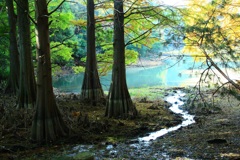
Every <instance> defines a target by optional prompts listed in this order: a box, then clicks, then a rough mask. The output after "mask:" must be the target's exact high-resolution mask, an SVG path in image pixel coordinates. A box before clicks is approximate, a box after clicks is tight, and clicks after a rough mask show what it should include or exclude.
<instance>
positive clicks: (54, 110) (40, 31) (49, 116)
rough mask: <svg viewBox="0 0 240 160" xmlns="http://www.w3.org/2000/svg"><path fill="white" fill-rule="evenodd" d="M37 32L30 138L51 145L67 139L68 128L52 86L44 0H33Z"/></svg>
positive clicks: (45, 3)
mask: <svg viewBox="0 0 240 160" xmlns="http://www.w3.org/2000/svg"><path fill="white" fill-rule="evenodd" d="M35 6H36V33H37V61H38V62H37V102H36V113H35V115H34V119H33V124H32V139H33V140H35V141H37V142H50V141H54V140H56V139H57V138H59V137H62V136H67V135H68V132H69V129H68V127H67V126H66V125H65V123H64V122H63V119H62V116H61V113H60V110H59V109H58V107H57V104H56V100H55V96H54V93H53V87H52V74H51V73H52V69H51V60H50V40H49V16H50V13H48V9H47V1H46V0H35Z"/></svg>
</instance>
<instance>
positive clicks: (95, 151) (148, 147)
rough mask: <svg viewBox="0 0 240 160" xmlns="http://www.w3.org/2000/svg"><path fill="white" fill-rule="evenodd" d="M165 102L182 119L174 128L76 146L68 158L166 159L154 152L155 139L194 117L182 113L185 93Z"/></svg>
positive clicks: (189, 121)
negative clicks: (96, 143)
mask: <svg viewBox="0 0 240 160" xmlns="http://www.w3.org/2000/svg"><path fill="white" fill-rule="evenodd" d="M165 100H166V101H167V102H168V103H170V104H171V105H170V106H169V109H170V110H171V111H172V112H173V113H174V114H178V115H180V116H181V117H182V119H183V121H182V122H181V123H180V124H177V125H176V126H172V127H169V128H163V129H160V130H158V131H154V132H150V133H146V134H145V135H144V136H138V137H136V138H134V139H128V140H126V141H125V142H122V143H114V144H103V145H102V146H101V147H100V146H99V145H97V146H96V145H77V146H74V147H73V148H72V150H71V151H68V152H69V153H68V156H69V157H74V158H76V159H84V158H83V157H85V158H86V159H87V157H88V158H90V157H92V158H93V159H95V160H101V159H105V158H117V159H123V158H127V159H167V158H169V155H168V153H167V152H161V151H158V152H156V150H155V149H153V148H154V146H153V144H154V142H155V141H156V139H157V138H160V137H161V136H164V135H166V134H168V133H170V132H173V131H176V130H178V129H181V128H182V127H186V126H189V125H191V124H193V123H195V121H194V116H193V115H190V114H188V112H187V111H184V110H183V108H182V106H183V105H184V101H185V100H186V97H185V93H183V92H182V91H180V90H175V91H174V92H173V93H171V94H170V95H167V96H166V97H165Z"/></svg>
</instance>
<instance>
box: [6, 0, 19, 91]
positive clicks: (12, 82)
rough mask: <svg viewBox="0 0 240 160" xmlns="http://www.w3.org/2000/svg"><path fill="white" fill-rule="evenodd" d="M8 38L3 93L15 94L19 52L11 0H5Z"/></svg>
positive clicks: (15, 19)
mask: <svg viewBox="0 0 240 160" xmlns="http://www.w3.org/2000/svg"><path fill="white" fill-rule="evenodd" d="M6 5H7V11H8V23H9V28H10V31H9V37H10V46H9V53H10V75H9V79H8V84H7V87H6V89H5V92H8V93H14V94H17V92H18V89H19V52H18V48H17V31H16V28H17V16H16V15H15V13H14V6H13V0H6Z"/></svg>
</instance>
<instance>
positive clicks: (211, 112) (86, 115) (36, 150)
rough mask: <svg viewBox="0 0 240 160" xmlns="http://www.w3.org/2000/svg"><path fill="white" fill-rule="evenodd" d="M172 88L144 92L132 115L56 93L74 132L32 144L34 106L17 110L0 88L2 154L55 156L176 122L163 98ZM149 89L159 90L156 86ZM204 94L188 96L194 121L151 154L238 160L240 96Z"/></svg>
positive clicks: (163, 139) (155, 144)
mask: <svg viewBox="0 0 240 160" xmlns="http://www.w3.org/2000/svg"><path fill="white" fill-rule="evenodd" d="M174 90H175V89H166V90H165V91H164V92H162V93H164V94H162V99H158V100H154V101H152V100H148V99H147V98H146V97H137V98H135V99H134V103H135V104H136V107H137V109H138V111H139V113H140V114H139V117H138V118H137V119H135V120H132V119H127V120H121V119H118V120H114V119H108V118H106V117H104V116H103V115H104V111H105V100H102V101H101V103H99V104H98V106H95V107H94V106H91V105H89V104H88V102H84V101H81V100H80V99H79V95H76V94H64V93H58V94H57V96H56V99H57V103H58V106H59V108H60V109H61V110H62V112H63V117H64V120H65V122H66V123H67V125H68V126H69V127H70V128H72V129H73V130H74V133H73V134H72V135H71V136H70V137H68V138H65V139H62V140H59V141H58V142H56V143H52V144H48V145H38V144H34V143H32V142H31V139H30V137H29V135H30V127H31V120H32V115H33V113H34V109H28V110H18V111H17V112H16V109H15V108H14V107H15V106H16V98H15V97H14V96H10V95H5V94H3V93H1V94H0V111H1V112H0V122H1V123H0V159H1V160H2V159H53V155H54V156H56V155H57V156H58V155H59V156H60V155H62V154H64V153H65V152H66V148H70V146H73V145H75V144H94V145H100V144H101V145H102V144H103V143H104V144H106V145H107V144H114V145H117V144H118V143H122V142H125V141H126V140H127V139H130V138H134V137H138V136H141V135H144V134H146V133H148V132H153V131H157V130H159V129H162V128H168V127H171V126H175V125H177V124H179V123H181V120H182V119H181V117H179V115H176V114H173V113H172V112H171V111H170V110H169V109H168V107H169V104H168V103H167V102H165V101H164V100H163V98H164V96H166V95H168V94H169V93H171V92H174ZM184 91H185V92H188V94H187V95H188V96H189V97H192V96H194V94H191V93H192V91H191V90H185V89H184ZM153 92H156V93H157V91H156V88H155V89H154V91H153ZM204 93H205V94H204V95H203V97H204V98H205V100H206V103H207V104H208V105H206V106H204V105H203V103H202V101H203V100H202V99H196V101H191V100H190V99H189V101H186V105H185V106H183V107H184V109H185V110H188V111H189V112H191V114H194V115H195V121H196V123H195V124H192V125H190V126H188V127H185V128H181V129H179V130H178V131H174V132H171V133H168V134H167V135H165V136H163V137H161V138H159V139H157V140H156V141H154V142H153V145H152V147H151V154H155V155H156V154H157V153H166V154H167V157H168V159H240V105H239V104H240V101H239V100H237V99H236V98H234V97H233V96H229V95H223V96H222V95H220V94H216V95H215V96H213V95H212V91H205V92H204ZM213 102H214V103H213ZM151 154H150V153H149V158H150V159H158V158H151ZM56 159H57V158H56ZM61 159H63V158H61ZM120 159H123V158H120ZM136 159H137V157H136ZM159 159H161V158H159Z"/></svg>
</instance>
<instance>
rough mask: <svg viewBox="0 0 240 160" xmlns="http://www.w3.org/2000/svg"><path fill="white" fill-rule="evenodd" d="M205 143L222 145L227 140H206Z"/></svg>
mask: <svg viewBox="0 0 240 160" xmlns="http://www.w3.org/2000/svg"><path fill="white" fill-rule="evenodd" d="M207 142H208V143H209V144H223V143H227V140H225V139H219V138H216V139H211V140H208V141H207Z"/></svg>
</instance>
